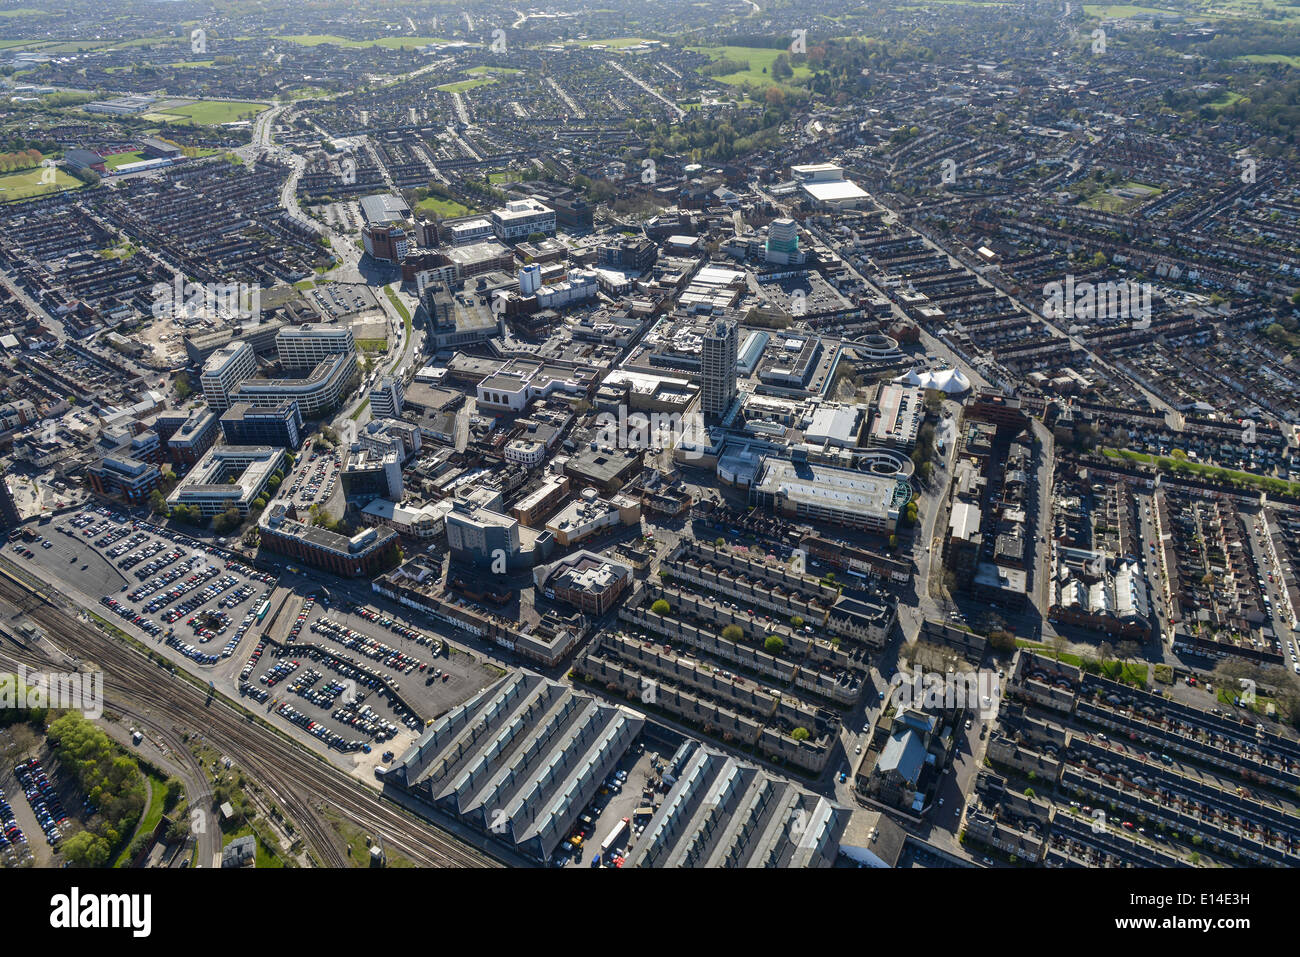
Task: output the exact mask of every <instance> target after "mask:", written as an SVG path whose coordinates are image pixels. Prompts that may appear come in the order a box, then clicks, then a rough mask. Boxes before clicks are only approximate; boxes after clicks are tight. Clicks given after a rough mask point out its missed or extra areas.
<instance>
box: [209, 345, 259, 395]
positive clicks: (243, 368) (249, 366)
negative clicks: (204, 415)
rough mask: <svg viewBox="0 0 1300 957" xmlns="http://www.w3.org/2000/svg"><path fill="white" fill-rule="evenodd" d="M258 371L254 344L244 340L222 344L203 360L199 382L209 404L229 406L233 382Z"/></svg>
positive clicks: (233, 388) (243, 379)
mask: <svg viewBox="0 0 1300 957" xmlns="http://www.w3.org/2000/svg"><path fill="white" fill-rule="evenodd" d="M256 371H257V355H256V354H255V353H254V352H253V347H252V346H250V345H249V344H248V343H246V342H243V341H235V342H230V343H227V344H226V345H224V346H222V347H221V348H220V349H218V350H217V351H216V352H214V353H212V355H210V356H208V361H207V362H205V363H204V364H203V372H202V373H201V374H200V376H199V382H200V383H201V384H202V386H203V397H204V398H205V399H207V400H208V405H210V406H211V407H212V408H214V409H216V410H217V411H218V412H224V411H225V410H226V409H228V408H230V394H231V393H232V392H234V391H235V388H236V386H238V385H239V384H240V383H241V382H244V381H245V380H247V379H250V378H252V376H253V373H255V372H256Z"/></svg>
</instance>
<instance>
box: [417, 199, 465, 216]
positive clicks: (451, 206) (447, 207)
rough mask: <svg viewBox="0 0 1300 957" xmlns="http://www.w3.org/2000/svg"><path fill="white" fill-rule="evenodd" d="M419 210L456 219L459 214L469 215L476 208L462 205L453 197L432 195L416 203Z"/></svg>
mask: <svg viewBox="0 0 1300 957" xmlns="http://www.w3.org/2000/svg"><path fill="white" fill-rule="evenodd" d="M415 208H416V210H417V211H421V212H425V213H434V214H435V215H438V216H442V217H444V218H446V219H454V218H455V217H457V216H468V215H469V214H470V213H472V212H474V210H472V209H470V208H469V207H468V206H462V205H461V204H460V203H458V202H456V201H455V200H453V199H443V198H442V197H441V196H430V197H429V198H428V199H422V200H420V201H419V202H418V203H416V204H415Z"/></svg>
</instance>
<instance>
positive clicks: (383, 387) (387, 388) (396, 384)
mask: <svg viewBox="0 0 1300 957" xmlns="http://www.w3.org/2000/svg"><path fill="white" fill-rule="evenodd" d="M404 401H405V392H404V391H403V389H402V380H401V378H400V377H398V376H384V377H383V378H382V379H380V380H379V385H377V386H376V387H375V388H374V390H372V391H371V393H370V414H371V415H372V416H373V417H374V418H376V419H396V418H398V417H400V416H401V414H402V404H403V402H404Z"/></svg>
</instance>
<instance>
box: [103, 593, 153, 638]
mask: <svg viewBox="0 0 1300 957" xmlns="http://www.w3.org/2000/svg"><path fill="white" fill-rule="evenodd" d="M99 603H100V604H101V605H103V606H104V607H105V608H107V609H108V610H109V611H111V612H114V613H115V614H116V615H117V616H118V617H119V618H121V619H123V620H124V621H128V622H130V623H131V624H133V625H135V626H136V627H137V628H139V629H140V630H141V631H143V632H146V633H148V634H150V635H157V634H159V633H160V632H162V626H161V625H159V624H156V623H154V621H153V620H152V619H150V618H146V617H145V616H144V615H141V614H139V613H138V612H136V611H134V610H132V608H131V606H130V605H124V604H122V603H121V602H120V601H118V600H117V599H116V598H112V597H110V596H108V595H105V596H104V597H103V598H101V599H100V600H99Z"/></svg>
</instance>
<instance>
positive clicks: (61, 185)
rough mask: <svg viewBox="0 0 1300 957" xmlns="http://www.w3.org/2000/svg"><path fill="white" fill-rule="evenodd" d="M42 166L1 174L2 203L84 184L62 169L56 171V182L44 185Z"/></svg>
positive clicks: (0, 199)
mask: <svg viewBox="0 0 1300 957" xmlns="http://www.w3.org/2000/svg"><path fill="white" fill-rule="evenodd" d="M44 171H45V170H44V169H43V168H42V167H39V166H37V167H35V168H33V169H28V170H23V171H22V172H21V173H6V174H4V175H3V176H0V203H11V202H13V201H14V200H19V199H30V198H31V197H33V196H40V195H42V194H45V193H59V192H62V191H63V190H65V189H76V188H77V187H79V186H82V185H84V184H83V183H82V182H81V180H79V179H77V178H76V177H75V176H70V175H68V174H67V173H65V172H64V171H63V170H61V169H56V170H55V171H54V182H53V183H51V184H46V185H42V183H41V174H42V173H44Z"/></svg>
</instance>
